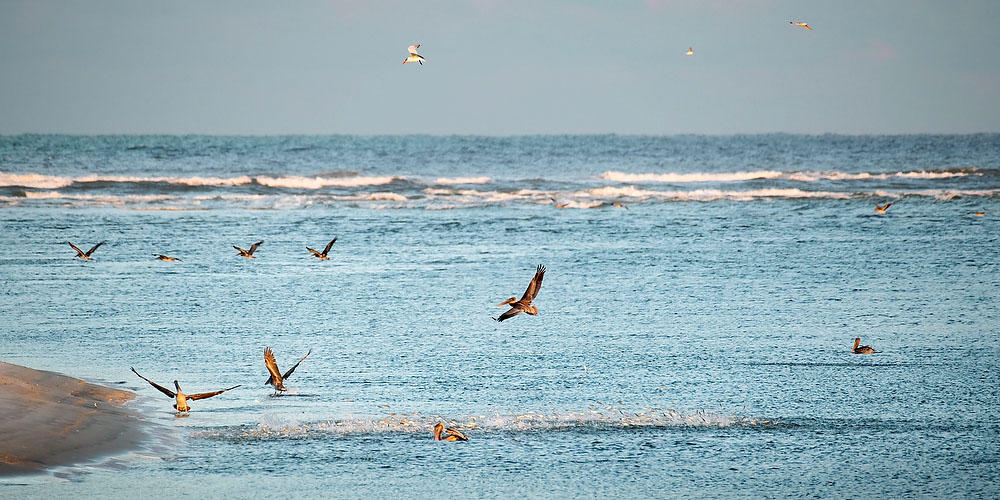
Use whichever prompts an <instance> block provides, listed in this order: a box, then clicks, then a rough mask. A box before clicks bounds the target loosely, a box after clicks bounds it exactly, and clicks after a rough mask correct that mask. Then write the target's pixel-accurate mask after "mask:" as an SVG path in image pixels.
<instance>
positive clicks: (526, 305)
mask: <svg viewBox="0 0 1000 500" xmlns="http://www.w3.org/2000/svg"><path fill="white" fill-rule="evenodd" d="M544 277H545V266H543V265H541V264H539V265H538V267H537V268H536V269H535V277H534V278H531V283H529V284H528V289H527V290H525V291H524V295H522V296H521V300H517V298H515V297H511V298H509V299H507V300H505V301H503V302H501V303H499V304H497V307H500V306H505V305H507V304H510V309H509V310H508V311H507V312H505V313H503V314H501V315H500V317H499V318H493V319H495V320H497V321H503V320H505V319H510V318H513V317H514V316H517V315H518V314H521V313H523V312H524V313H528V314H530V315H532V316H536V315H538V307H537V306H533V305H531V301H532V300H535V296H537V295H538V289H539V288H541V287H542V278H544Z"/></svg>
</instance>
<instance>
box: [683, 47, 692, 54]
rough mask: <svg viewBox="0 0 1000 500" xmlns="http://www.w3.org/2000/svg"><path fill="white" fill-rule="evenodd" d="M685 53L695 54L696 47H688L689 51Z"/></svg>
mask: <svg viewBox="0 0 1000 500" xmlns="http://www.w3.org/2000/svg"><path fill="white" fill-rule="evenodd" d="M684 55H686V56H693V55H694V47H688V51H687V52H685V53H684Z"/></svg>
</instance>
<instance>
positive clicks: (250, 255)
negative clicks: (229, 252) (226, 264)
mask: <svg viewBox="0 0 1000 500" xmlns="http://www.w3.org/2000/svg"><path fill="white" fill-rule="evenodd" d="M263 243H264V242H263V241H258V242H257V243H254V244H253V245H250V250H244V249H242V248H240V247H238V246H236V245H233V248H235V249H237V250H239V251H240V253H239V254H238V255H239V256H240V257H246V258H248V259H253V258H254V256H253V253H254V252H256V251H257V247H259V246H260V245H261V244H263Z"/></svg>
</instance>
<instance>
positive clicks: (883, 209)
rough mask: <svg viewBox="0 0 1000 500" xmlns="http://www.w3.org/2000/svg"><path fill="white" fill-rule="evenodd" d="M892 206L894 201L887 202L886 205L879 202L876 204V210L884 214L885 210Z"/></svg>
mask: <svg viewBox="0 0 1000 500" xmlns="http://www.w3.org/2000/svg"><path fill="white" fill-rule="evenodd" d="M891 206H892V203H886V204H885V205H879V204H878V203H876V204H875V211H876V212H878V213H880V214H884V213H885V211H886V210H888V209H889V207H891Z"/></svg>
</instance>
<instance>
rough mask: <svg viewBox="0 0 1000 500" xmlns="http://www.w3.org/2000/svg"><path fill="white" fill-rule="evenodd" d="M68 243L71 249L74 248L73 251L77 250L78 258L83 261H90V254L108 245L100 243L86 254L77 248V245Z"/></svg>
mask: <svg viewBox="0 0 1000 500" xmlns="http://www.w3.org/2000/svg"><path fill="white" fill-rule="evenodd" d="M66 243H67V244H69V246H70V247H71V248H72V249H73V250H76V256H77V257H79V258H81V259H83V260H90V254H92V253H94V250H97V247H99V246H101V245H103V244H104V243H106V242H104V241H102V242H100V243H98V244H96V245H94V246H93V247H91V249H90V250H87V251H86V252H84V251H83V250H80V249H79V248H77V246H76V245H74V244H72V243H70V242H68V241H67V242H66Z"/></svg>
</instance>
